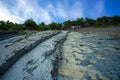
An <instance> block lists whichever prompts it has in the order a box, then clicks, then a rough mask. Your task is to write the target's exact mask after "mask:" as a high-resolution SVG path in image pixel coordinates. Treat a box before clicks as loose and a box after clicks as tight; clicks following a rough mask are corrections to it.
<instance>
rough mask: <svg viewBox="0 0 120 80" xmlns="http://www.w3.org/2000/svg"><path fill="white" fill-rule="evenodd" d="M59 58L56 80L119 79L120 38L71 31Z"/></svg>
mask: <svg viewBox="0 0 120 80" xmlns="http://www.w3.org/2000/svg"><path fill="white" fill-rule="evenodd" d="M62 55H63V60H62V61H61V62H60V63H59V70H58V80H120V39H113V38H112V37H110V36H107V35H93V34H80V33H78V32H71V33H70V34H69V35H68V37H67V40H66V41H65V43H64V46H63V54H62Z"/></svg>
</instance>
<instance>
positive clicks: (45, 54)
mask: <svg viewBox="0 0 120 80" xmlns="http://www.w3.org/2000/svg"><path fill="white" fill-rule="evenodd" d="M67 33H68V32H66V31H63V32H61V33H60V34H58V35H56V36H54V37H52V38H50V39H48V40H46V41H44V42H43V43H41V44H39V45H38V46H37V47H36V48H34V49H33V50H31V51H30V52H28V53H27V54H26V55H24V56H23V57H22V58H20V59H19V60H18V61H17V62H16V63H15V64H14V65H13V66H12V67H11V68H10V69H9V70H8V71H7V72H6V73H5V74H4V76H2V77H1V78H0V80H52V75H51V71H52V70H53V69H54V66H53V63H54V60H55V59H56V57H55V56H56V54H55V51H56V48H55V47H56V46H55V45H57V44H58V42H59V41H60V40H62V39H64V38H65V37H66V35H67Z"/></svg>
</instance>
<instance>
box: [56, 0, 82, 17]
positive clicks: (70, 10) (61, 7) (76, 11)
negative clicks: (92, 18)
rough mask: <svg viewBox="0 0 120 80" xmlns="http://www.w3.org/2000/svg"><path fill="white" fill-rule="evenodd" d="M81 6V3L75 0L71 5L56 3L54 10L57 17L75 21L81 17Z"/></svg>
mask: <svg viewBox="0 0 120 80" xmlns="http://www.w3.org/2000/svg"><path fill="white" fill-rule="evenodd" d="M68 5H69V6H68ZM82 6H83V5H82V2H81V1H79V0H76V1H75V3H74V4H73V5H70V4H67V3H65V4H64V3H62V4H60V3H58V6H57V8H56V12H57V16H58V17H61V18H64V19H76V18H80V17H83V7H82Z"/></svg>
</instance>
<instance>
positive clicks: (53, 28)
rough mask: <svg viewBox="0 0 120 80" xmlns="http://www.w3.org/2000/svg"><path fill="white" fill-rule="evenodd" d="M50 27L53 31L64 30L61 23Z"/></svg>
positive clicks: (52, 24)
mask: <svg viewBox="0 0 120 80" xmlns="http://www.w3.org/2000/svg"><path fill="white" fill-rule="evenodd" d="M49 27H50V28H51V29H52V30H59V29H61V28H62V24H60V23H58V24H57V23H56V22H52V23H51V24H49Z"/></svg>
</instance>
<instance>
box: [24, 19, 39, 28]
mask: <svg viewBox="0 0 120 80" xmlns="http://www.w3.org/2000/svg"><path fill="white" fill-rule="evenodd" d="M23 25H24V27H25V29H28V30H37V29H38V27H37V24H36V23H35V21H33V19H27V20H26V21H25V22H24V24H23Z"/></svg>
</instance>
